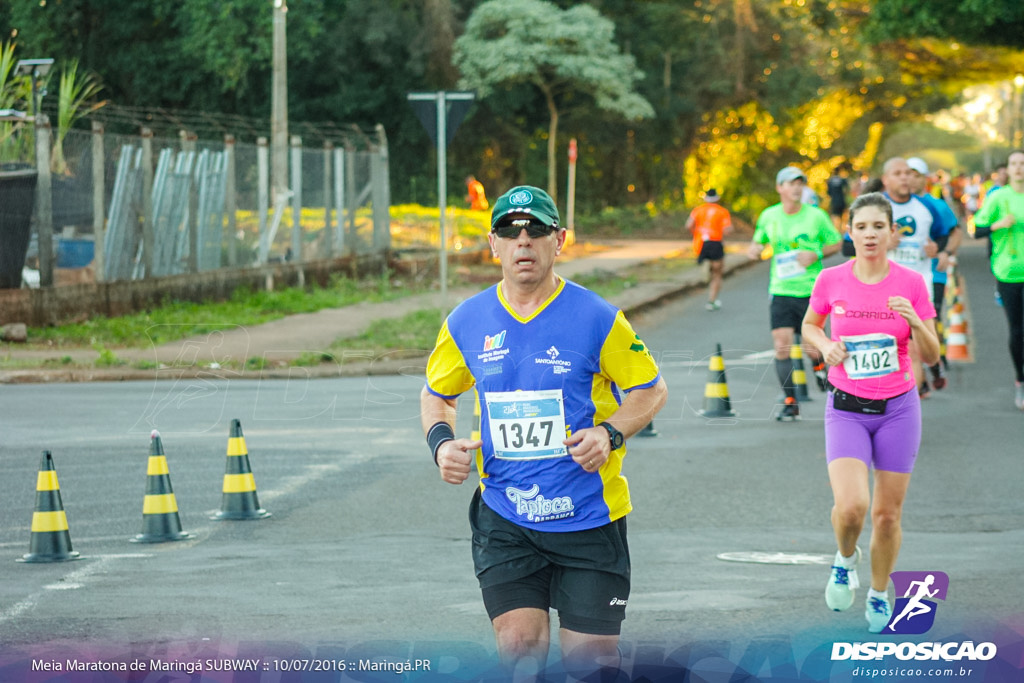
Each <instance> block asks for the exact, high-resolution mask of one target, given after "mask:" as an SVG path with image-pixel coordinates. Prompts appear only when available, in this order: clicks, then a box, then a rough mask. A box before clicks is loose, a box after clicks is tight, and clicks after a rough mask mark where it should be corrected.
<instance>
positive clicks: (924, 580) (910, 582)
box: [832, 571, 998, 662]
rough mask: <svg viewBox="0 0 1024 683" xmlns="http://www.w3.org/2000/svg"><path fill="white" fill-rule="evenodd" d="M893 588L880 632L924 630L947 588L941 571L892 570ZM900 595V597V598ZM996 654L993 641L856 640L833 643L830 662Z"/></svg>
mask: <svg viewBox="0 0 1024 683" xmlns="http://www.w3.org/2000/svg"><path fill="white" fill-rule="evenodd" d="M889 577H890V578H891V579H892V583H893V586H895V588H896V595H897V598H896V604H895V606H894V607H893V611H892V617H890V619H889V623H888V624H886V626H885V628H884V629H883V630H882V633H881V635H887V634H890V635H891V634H899V635H914V634H921V633H926V632H927V631H928V630H929V629H930V628H931V627H932V625H933V624H934V623H935V613H936V611H937V610H938V604H937V603H936V602H935V600H945V599H946V593H947V591H948V590H949V576H948V575H946V573H945V572H938V571H930V572H893V573H892V574H890V575H889ZM901 596H902V597H901ZM997 653H998V651H997V648H996V645H995V643H990V642H983V643H975V642H973V641H970V640H966V641H963V642H957V641H952V642H922V643H913V642H903V643H900V642H856V643H833V644H832V661H842V660H860V661H863V660H881V659H884V658H886V657H896V659H899V660H901V661H907V660H917V661H929V660H930V661H938V660H942V661H946V662H953V661H960V660H966V661H988V660H990V659H993V658H995V656H996V654H997Z"/></svg>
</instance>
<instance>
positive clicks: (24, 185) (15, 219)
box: [0, 164, 37, 289]
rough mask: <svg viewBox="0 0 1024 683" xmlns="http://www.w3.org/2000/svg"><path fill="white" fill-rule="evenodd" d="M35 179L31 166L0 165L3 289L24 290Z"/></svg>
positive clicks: (0, 275)
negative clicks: (26, 253)
mask: <svg viewBox="0 0 1024 683" xmlns="http://www.w3.org/2000/svg"><path fill="white" fill-rule="evenodd" d="M36 176H37V173H36V170H35V169H34V168H32V167H31V166H28V167H26V165H24V164H3V165H0V289H17V288H19V287H21V270H22V268H24V266H25V252H26V251H28V242H29V237H30V236H31V230H32V211H33V209H34V207H35V198H36Z"/></svg>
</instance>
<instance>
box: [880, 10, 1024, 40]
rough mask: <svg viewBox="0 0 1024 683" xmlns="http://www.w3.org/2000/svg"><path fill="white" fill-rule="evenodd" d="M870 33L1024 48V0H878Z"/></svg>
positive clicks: (890, 36)
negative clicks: (1022, 0) (924, 0)
mask: <svg viewBox="0 0 1024 683" xmlns="http://www.w3.org/2000/svg"><path fill="white" fill-rule="evenodd" d="M867 35H868V36H869V37H870V38H871V39H873V40H876V41H883V40H895V39H905V38H947V39H953V40H959V41H963V42H965V43H968V44H972V45H990V46H1002V47H1011V48H1017V49H1021V48H1024V3H1022V2H1020V0H928V2H921V1H920V0H875V2H874V6H873V7H872V8H871V13H870V19H869V21H868V26H867Z"/></svg>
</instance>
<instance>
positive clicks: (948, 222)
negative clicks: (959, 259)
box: [907, 157, 963, 389]
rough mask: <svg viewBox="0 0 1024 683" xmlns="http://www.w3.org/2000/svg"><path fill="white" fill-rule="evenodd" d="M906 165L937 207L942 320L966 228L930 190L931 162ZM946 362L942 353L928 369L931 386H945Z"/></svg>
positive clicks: (937, 296)
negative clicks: (947, 286)
mask: <svg viewBox="0 0 1024 683" xmlns="http://www.w3.org/2000/svg"><path fill="white" fill-rule="evenodd" d="M907 166H909V167H910V191H911V192H912V193H913V194H914V196H915V197H917V198H918V199H920V200H921V201H923V202H924V203H925V204H928V205H930V206H931V207H932V209H934V211H935V213H936V215H937V216H938V220H936V221H934V222H933V223H932V227H931V239H932V241H934V242H935V244H936V245H937V246H938V249H939V252H938V254H936V256H935V258H933V259H932V295H933V303H934V304H935V313H936V319H937V320H939V321H941V320H942V301H943V299H944V298H945V296H946V282H947V280H948V271H949V268H950V266H951V265H952V263H955V259H954V261H952V262H951V261H950V258H952V257H955V256H956V252H957V249H959V248H960V241H961V240H962V239H963V232H962V231H961V230H960V229H959V221H958V220H957V217H956V214H955V213H953V209H951V208H950V207H949V205H948V204H946V202H944V201H943V200H941V199H939V198H938V197H935V196H933V195H931V194H929V193H928V192H927V184H928V164H927V163H926V162H925V160H924V159H921V158H920V157H910V158H909V159H907ZM939 334H940V335H941V334H942V328H941V323H939ZM946 365H947V361H946V358H945V356H943V357H942V358H941V359H940V360H939V362H938V363H936V364H935V365H933V366H931V367H930V368H929V371H930V372H931V375H932V386H934V387H935V388H936V389H943V388H945V386H946V371H945V370H946Z"/></svg>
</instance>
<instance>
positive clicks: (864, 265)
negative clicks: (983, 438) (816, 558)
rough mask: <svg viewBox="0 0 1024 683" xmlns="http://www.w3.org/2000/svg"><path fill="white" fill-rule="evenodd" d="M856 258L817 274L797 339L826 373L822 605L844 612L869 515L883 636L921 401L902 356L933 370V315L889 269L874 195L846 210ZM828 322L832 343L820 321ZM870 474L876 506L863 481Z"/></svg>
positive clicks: (915, 279)
mask: <svg viewBox="0 0 1024 683" xmlns="http://www.w3.org/2000/svg"><path fill="white" fill-rule="evenodd" d="M849 220H850V236H851V238H852V239H853V244H854V248H855V249H856V254H857V255H856V258H855V259H853V260H851V261H847V262H846V263H843V264H841V265H838V266H835V267H833V268H826V269H825V270H823V271H822V272H821V274H820V275H819V276H818V279H817V282H816V283H815V285H814V291H813V293H812V294H811V301H810V305H809V306H808V308H807V314H806V315H805V316H804V321H803V326H802V332H803V339H804V341H806V342H809V343H811V344H813V345H814V346H816V347H817V348H818V349H819V350H820V351H821V353H822V356H823V357H824V359H825V362H826V363H827V364H828V365H829V366H830V369H829V374H828V379H829V382H830V383H831V385H832V387H833V389H832V390H831V392H830V395H829V398H828V402H827V405H826V407H825V452H826V460H827V461H828V475H829V481H830V482H831V484H832V495H833V498H834V501H835V504H834V506H833V508H832V515H831V517H832V528H833V531H834V532H835V537H836V542H837V544H838V546H839V549H838V551H837V552H836V557H835V562H834V564H833V566H832V571H831V574H830V576H829V581H828V584H827V585H826V588H825V603H826V604H827V605H828V607H829V608H831V609H833V610H836V611H843V610H846V609H848V608H849V607H850V606H851V605H852V604H853V600H854V593H855V591H856V589H857V588H858V585H859V581H858V578H857V570H856V565H857V562H858V561H859V559H860V548H859V547H858V546H857V540H858V538H859V537H860V533H861V531H862V529H863V528H864V519H865V517H866V515H867V512H868V508H869V507H870V509H871V524H872V527H871V586H870V587H869V590H868V596H867V601H866V604H865V612H864V615H865V617H866V619H867V621H868V630H869V631H871V632H872V633H881V632H882V631H883V630H884V629H885V627H886V626H887V625H888V623H889V620H890V619H891V617H892V608H891V604H892V603H891V602H890V601H889V598H888V586H889V574H891V573H892V571H893V569H894V567H895V566H896V557H897V555H898V554H899V549H900V538H901V529H900V517H901V515H902V510H903V500H904V498H905V497H906V492H907V487H908V485H909V484H910V474H911V472H912V471H913V468H914V461H915V460H916V458H917V451H918V449H919V447H920V445H921V403H920V399H919V397H918V394H917V390H916V382H915V380H914V374H913V369H912V367H911V362H910V354H909V352H908V348H907V347H908V344H909V343H910V341H911V339H913V341H914V343H916V345H917V348H918V350H919V351H920V354H921V357H922V359H923V360H924V361H925V363H926V364H932V363H935V362H938V358H939V341H938V338H937V336H936V334H935V307H934V306H933V305H932V304H931V301H930V300H929V296H928V289H927V286H926V284H925V281H924V279H923V278H922V277H921V275H920V274H918V273H916V272H914V271H912V270H910V269H909V268H904V267H903V266H900V265H899V264H897V263H893V262H891V261H889V259H888V256H887V251H888V249H889V247H890V245H891V242H892V241H893V240H894V239H895V228H894V226H893V223H892V205H891V204H890V203H889V201H888V200H887V199H886V198H885V196H884V195H882V194H880V193H869V194H865V195H862V196H860V197H858V198H857V200H856V201H854V203H853V204H852V205H851V206H850V219H849ZM826 319H830V320H831V325H830V331H831V336H829V335H826V334H825V330H824V327H825V321H826ZM872 467H873V468H874V480H875V486H874V500H872V499H871V492H870V491H871V489H870V487H869V484H868V473H869V471H870V470H871V469H872Z"/></svg>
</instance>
